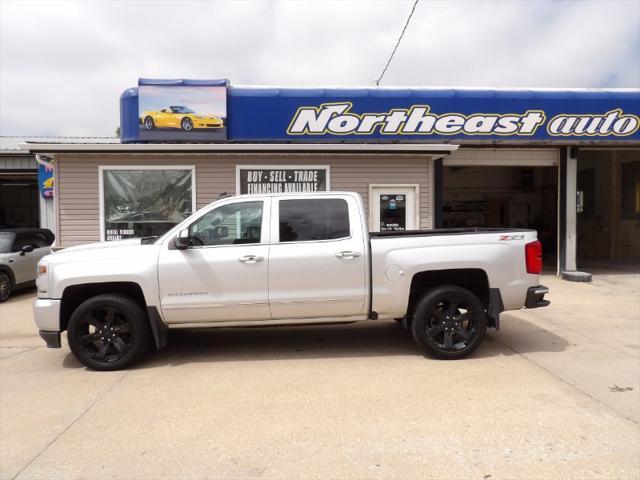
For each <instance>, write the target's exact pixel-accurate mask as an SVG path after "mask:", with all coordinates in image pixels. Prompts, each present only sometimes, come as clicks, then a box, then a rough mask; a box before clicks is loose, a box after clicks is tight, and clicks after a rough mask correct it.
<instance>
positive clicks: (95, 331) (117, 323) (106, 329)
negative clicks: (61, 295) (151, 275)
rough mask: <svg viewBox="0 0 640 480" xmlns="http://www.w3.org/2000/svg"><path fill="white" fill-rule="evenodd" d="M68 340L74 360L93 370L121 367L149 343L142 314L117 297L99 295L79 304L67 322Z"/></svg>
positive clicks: (131, 360) (131, 302) (139, 308)
mask: <svg viewBox="0 0 640 480" xmlns="http://www.w3.org/2000/svg"><path fill="white" fill-rule="evenodd" d="M67 338H68V340H69V347H70V348H71V351H72V352H73V354H74V355H75V357H76V358H77V359H78V360H79V361H80V362H82V363H83V364H84V365H86V366H87V367H89V368H91V369H94V370H119V369H121V368H124V367H125V366H128V365H130V364H131V363H133V362H135V361H136V360H138V359H139V358H140V357H141V356H142V355H143V354H144V353H145V351H146V350H147V347H148V345H149V343H150V335H149V327H148V322H147V319H146V316H145V314H144V311H143V310H142V308H141V307H140V306H139V305H138V304H137V303H136V302H134V301H133V300H131V299H129V298H127V297H124V296H120V295H99V296H97V297H92V298H90V299H88V300H86V301H85V302H83V303H82V304H80V306H79V307H78V308H77V309H76V310H75V311H74V312H73V314H72V315H71V319H70V320H69V325H68V328H67Z"/></svg>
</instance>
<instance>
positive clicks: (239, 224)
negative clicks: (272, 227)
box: [189, 202, 263, 247]
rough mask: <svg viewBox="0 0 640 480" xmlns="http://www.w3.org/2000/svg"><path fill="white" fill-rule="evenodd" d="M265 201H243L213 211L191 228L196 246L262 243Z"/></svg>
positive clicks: (190, 231)
mask: <svg viewBox="0 0 640 480" xmlns="http://www.w3.org/2000/svg"><path fill="white" fill-rule="evenodd" d="M262 205H263V202H241V203H231V204H228V205H223V206H221V207H218V208H215V209H213V210H211V211H210V212H209V213H207V214H206V215H204V216H203V217H201V218H200V219H198V221H196V222H195V223H193V224H192V225H191V227H190V228H189V233H190V234H191V238H192V242H193V245H194V246H196V247H198V246H203V245H205V246H207V245H241V244H251V243H260V235H261V232H262Z"/></svg>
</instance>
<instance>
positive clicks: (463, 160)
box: [444, 147, 560, 167]
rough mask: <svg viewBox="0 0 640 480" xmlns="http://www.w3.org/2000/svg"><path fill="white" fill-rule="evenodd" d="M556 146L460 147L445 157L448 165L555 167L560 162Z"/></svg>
mask: <svg viewBox="0 0 640 480" xmlns="http://www.w3.org/2000/svg"><path fill="white" fill-rule="evenodd" d="M559 156H560V151H559V150H558V149H556V148H540V149H538V148H527V149H524V148H523V149H520V148H464V147H463V148H460V149H459V150H458V151H456V152H454V153H452V154H451V155H450V156H448V157H445V158H444V165H445V166H447V167H453V166H460V167H480V166H500V167H553V166H555V165H557V164H558V159H559Z"/></svg>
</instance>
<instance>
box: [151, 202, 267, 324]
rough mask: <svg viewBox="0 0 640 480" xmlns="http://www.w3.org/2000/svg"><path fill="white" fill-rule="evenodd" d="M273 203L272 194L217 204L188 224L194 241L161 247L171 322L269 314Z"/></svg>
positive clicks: (164, 299)
mask: <svg viewBox="0 0 640 480" xmlns="http://www.w3.org/2000/svg"><path fill="white" fill-rule="evenodd" d="M268 206H269V200H268V199H267V200H250V201H245V202H238V201H234V202H230V203H227V204H224V205H221V206H218V207H216V208H214V209H212V210H210V211H209V212H207V213H206V214H204V215H203V216H201V217H200V218H198V219H197V220H195V221H194V223H192V224H191V226H190V227H189V232H190V235H191V239H192V240H191V243H192V246H191V247H189V248H187V249H185V250H178V249H175V248H171V247H169V248H164V249H163V250H162V253H161V254H160V258H159V261H158V281H159V288H160V299H161V306H162V313H163V316H164V318H165V319H166V321H167V322H168V323H195V322H203V323H207V322H224V321H242V320H268V319H269V318H270V314H269V299H268V281H269V277H268V273H267V269H268V260H267V259H268V255H269V245H268V238H269V235H268V221H267V217H268V215H266V214H265V213H264V212H265V211H268ZM265 209H266V210H265ZM169 243H170V244H171V242H169Z"/></svg>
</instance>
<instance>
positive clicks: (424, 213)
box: [56, 153, 432, 247]
mask: <svg viewBox="0 0 640 480" xmlns="http://www.w3.org/2000/svg"><path fill="white" fill-rule="evenodd" d="M56 165H57V171H56V187H57V191H56V194H57V207H56V208H57V213H58V215H57V221H58V242H57V245H58V246H60V247H69V246H72V245H78V244H83V243H88V242H97V241H100V206H99V199H98V188H99V187H98V178H99V174H98V167H99V166H100V165H131V166H152V165H185V166H190V165H194V166H195V171H196V174H195V175H196V202H197V208H201V207H204V206H205V205H207V204H208V203H210V202H212V201H214V200H215V199H216V198H218V195H220V194H221V193H223V192H228V193H232V194H235V193H236V165H328V166H329V167H330V173H329V175H330V179H329V182H330V188H331V190H334V191H336V190H346V191H354V192H357V193H359V194H360V195H362V198H363V200H364V204H365V208H366V209H367V215H368V203H369V198H368V194H369V184H394V183H396V184H397V183H405V184H409V183H410V184H419V185H420V195H419V199H420V227H421V228H431V225H432V223H431V221H432V218H431V216H432V215H431V213H432V212H431V196H432V192H431V182H432V180H431V171H432V162H431V160H430V158H429V156H427V155H413V154H412V155H408V154H401V155H365V154H348V155H335V154H280V155H271V154H255V153H252V154H191V155H183V154H163V155H161V154H111V155H109V154H60V155H57V156H56Z"/></svg>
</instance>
